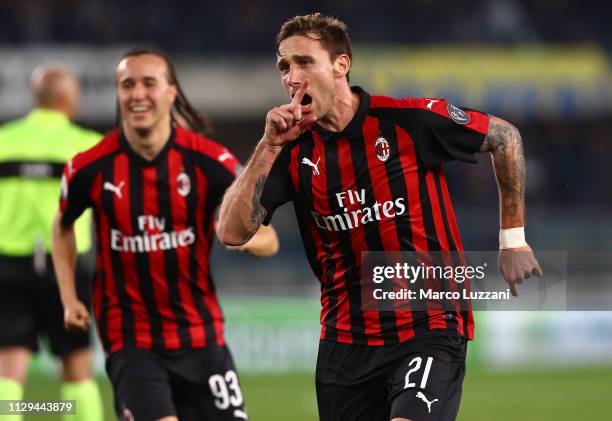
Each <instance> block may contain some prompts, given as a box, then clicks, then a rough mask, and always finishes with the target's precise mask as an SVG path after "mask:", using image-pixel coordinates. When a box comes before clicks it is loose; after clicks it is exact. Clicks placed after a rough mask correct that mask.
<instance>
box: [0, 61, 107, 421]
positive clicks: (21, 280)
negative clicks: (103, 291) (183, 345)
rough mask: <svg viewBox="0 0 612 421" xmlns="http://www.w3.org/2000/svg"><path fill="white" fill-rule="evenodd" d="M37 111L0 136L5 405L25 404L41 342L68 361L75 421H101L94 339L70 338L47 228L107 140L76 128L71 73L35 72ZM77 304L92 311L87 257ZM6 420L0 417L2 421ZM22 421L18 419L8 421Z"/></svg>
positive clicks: (83, 237) (56, 69)
mask: <svg viewBox="0 0 612 421" xmlns="http://www.w3.org/2000/svg"><path fill="white" fill-rule="evenodd" d="M31 87H32V93H33V95H34V100H35V102H36V108H35V109H34V110H32V112H31V113H30V114H29V115H28V116H26V117H25V118H21V119H19V120H15V121H11V122H9V123H7V124H5V125H4V126H2V128H0V229H1V230H2V235H1V236H0V399H8V400H17V399H21V398H22V397H23V385H24V383H25V380H26V376H27V373H28V363H29V360H30V356H31V353H32V351H37V350H38V337H39V335H42V336H46V337H47V338H48V342H49V344H50V348H51V352H52V353H53V354H55V355H57V356H59V357H60V358H61V360H62V378H63V379H62V380H63V382H62V386H61V392H60V395H61V397H62V399H66V400H75V401H76V402H77V405H78V407H79V410H78V413H77V415H76V417H75V416H74V415H70V416H68V417H69V418H70V419H72V420H74V421H85V420H87V421H97V420H102V401H101V399H100V395H99V392H98V386H97V384H96V382H95V380H94V379H93V378H92V373H91V363H92V352H91V348H90V346H89V342H90V340H89V339H90V337H89V332H88V331H83V332H67V331H66V329H65V328H64V323H63V319H64V318H63V310H62V303H61V301H60V295H59V291H58V289H57V285H56V282H55V278H54V275H53V268H52V266H51V257H50V255H49V253H50V251H51V232H50V230H49V227H50V226H51V221H53V216H54V215H55V210H56V208H57V195H58V192H59V188H60V177H61V174H62V168H63V166H64V165H65V164H66V162H67V161H68V160H69V159H70V158H71V157H72V156H73V155H74V154H76V153H78V152H80V151H84V150H85V149H88V148H90V147H92V146H93V145H95V144H96V142H97V141H98V140H100V139H101V138H102V135H100V134H99V133H96V132H93V131H90V130H85V129H83V128H81V127H78V126H76V125H75V124H73V123H71V122H70V119H72V118H74V117H75V116H76V113H77V109H78V99H79V82H78V79H77V77H76V75H75V74H74V73H73V72H71V71H70V70H68V69H66V68H63V67H61V66H57V65H42V66H39V67H37V68H36V69H35V70H34V72H32V78H31ZM90 222H91V219H90V215H89V214H87V216H84V217H83V218H82V219H81V220H80V221H79V224H77V226H76V236H77V237H78V239H79V247H78V250H77V251H78V253H79V254H81V255H84V254H85V253H86V252H87V251H88V250H89V249H90V247H91V223H90ZM78 261H79V263H78V265H77V266H78V268H79V270H78V271H77V283H78V291H79V297H80V299H81V300H83V302H84V303H87V304H89V294H88V289H89V288H88V282H89V275H90V271H88V270H87V268H86V266H87V265H86V264H85V259H84V256H80V257H79V259H78ZM4 417H5V416H3V415H0V420H1V419H4ZM9 418H10V419H11V420H17V419H18V418H19V416H17V415H15V416H12V415H11V416H10V417H9Z"/></svg>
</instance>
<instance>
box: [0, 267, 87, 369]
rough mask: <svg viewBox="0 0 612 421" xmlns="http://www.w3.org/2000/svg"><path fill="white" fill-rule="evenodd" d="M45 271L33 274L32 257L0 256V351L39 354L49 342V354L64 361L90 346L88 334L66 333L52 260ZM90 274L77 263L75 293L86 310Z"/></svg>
mask: <svg viewBox="0 0 612 421" xmlns="http://www.w3.org/2000/svg"><path fill="white" fill-rule="evenodd" d="M46 268H47V269H46V271H45V272H43V273H37V272H36V271H35V270H34V266H33V259H32V257H7V256H0V347H13V346H23V347H26V348H29V349H30V350H32V351H33V352H36V351H38V339H39V336H41V339H45V338H46V339H48V341H49V345H50V348H51V352H52V353H53V354H55V355H57V356H60V357H63V356H65V355H67V354H70V353H72V352H74V351H77V350H79V349H82V348H85V347H87V346H89V343H90V336H89V332H68V331H66V329H65V328H64V308H63V306H62V302H61V299H60V294H59V289H58V286H57V282H56V280H55V276H54V274H53V266H52V263H51V258H50V257H49V256H47V265H46ZM91 275H92V272H91V271H89V270H87V269H86V268H85V265H84V264H83V262H82V261H81V259H79V263H78V265H77V274H76V279H77V293H78V296H79V299H80V300H81V301H83V302H84V303H85V305H87V306H88V307H89V303H90V298H89V297H90V294H89V291H90V288H91V287H90V283H91Z"/></svg>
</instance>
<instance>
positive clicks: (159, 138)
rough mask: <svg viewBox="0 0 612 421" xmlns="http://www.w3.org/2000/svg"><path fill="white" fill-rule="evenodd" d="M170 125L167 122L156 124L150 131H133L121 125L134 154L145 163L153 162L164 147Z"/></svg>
mask: <svg viewBox="0 0 612 421" xmlns="http://www.w3.org/2000/svg"><path fill="white" fill-rule="evenodd" d="M171 131H172V125H171V124H170V121H168V122H162V121H160V122H158V124H156V125H155V126H153V127H152V128H150V129H135V128H133V127H128V126H127V125H126V124H123V133H124V134H125V138H126V140H127V142H128V144H129V145H130V147H131V148H132V150H133V151H134V152H136V153H137V154H138V155H140V156H142V157H143V158H144V159H146V160H147V161H153V160H154V159H155V157H156V156H157V155H158V154H159V153H160V152H161V150H162V149H163V148H164V146H166V143H167V142H168V139H169V138H170V133H171Z"/></svg>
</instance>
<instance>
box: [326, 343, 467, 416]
mask: <svg viewBox="0 0 612 421" xmlns="http://www.w3.org/2000/svg"><path fill="white" fill-rule="evenodd" d="M466 348H467V340H466V339H465V338H463V337H460V336H458V335H454V334H449V333H446V332H443V331H441V332H435V331H434V332H431V333H430V334H429V335H428V336H425V337H419V338H418V339H412V340H409V341H407V342H404V343H402V344H398V345H392V346H363V345H349V344H340V343H335V342H331V341H321V342H320V344H319V356H318V358H317V373H316V386H317V402H318V406H319V417H320V420H321V421H389V420H391V419H393V418H407V419H410V420H412V421H451V420H454V419H455V418H456V416H457V412H458V411H459V403H460V402H461V386H462V383H463V378H464V376H465V356H466Z"/></svg>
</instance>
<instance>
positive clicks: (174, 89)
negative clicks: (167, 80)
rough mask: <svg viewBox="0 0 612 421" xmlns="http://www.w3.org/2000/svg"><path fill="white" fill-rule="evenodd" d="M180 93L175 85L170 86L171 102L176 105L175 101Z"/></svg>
mask: <svg viewBox="0 0 612 421" xmlns="http://www.w3.org/2000/svg"><path fill="white" fill-rule="evenodd" d="M177 93H178V87H177V86H176V84H175V83H172V84H170V87H169V88H168V95H170V102H172V103H173V104H174V100H175V99H176V95H177Z"/></svg>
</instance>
